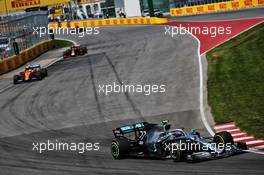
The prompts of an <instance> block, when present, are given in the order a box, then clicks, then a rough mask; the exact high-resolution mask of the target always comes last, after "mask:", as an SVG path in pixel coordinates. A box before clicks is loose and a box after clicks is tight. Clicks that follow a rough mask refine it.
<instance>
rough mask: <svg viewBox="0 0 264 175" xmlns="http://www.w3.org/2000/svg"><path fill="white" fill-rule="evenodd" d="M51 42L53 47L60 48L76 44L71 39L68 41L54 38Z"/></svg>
mask: <svg viewBox="0 0 264 175" xmlns="http://www.w3.org/2000/svg"><path fill="white" fill-rule="evenodd" d="M51 44H52V45H53V48H52V50H53V49H60V48H63V47H70V46H72V45H74V44H73V43H72V42H70V41H66V40H56V39H55V40H52V41H51Z"/></svg>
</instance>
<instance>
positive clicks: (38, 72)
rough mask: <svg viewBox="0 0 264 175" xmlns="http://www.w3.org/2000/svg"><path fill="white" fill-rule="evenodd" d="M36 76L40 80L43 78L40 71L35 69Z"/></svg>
mask: <svg viewBox="0 0 264 175" xmlns="http://www.w3.org/2000/svg"><path fill="white" fill-rule="evenodd" d="M36 78H37V79H38V80H42V78H43V74H42V72H41V71H37V72H36Z"/></svg>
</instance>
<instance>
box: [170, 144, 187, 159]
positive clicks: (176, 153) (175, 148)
mask: <svg viewBox="0 0 264 175" xmlns="http://www.w3.org/2000/svg"><path fill="white" fill-rule="evenodd" d="M170 149H171V150H170V156H171V159H172V160H173V161H174V162H181V161H183V160H184V154H183V151H182V150H180V145H179V144H173V145H172V146H171V148H170Z"/></svg>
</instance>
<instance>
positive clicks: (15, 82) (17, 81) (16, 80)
mask: <svg viewBox="0 0 264 175" xmlns="http://www.w3.org/2000/svg"><path fill="white" fill-rule="evenodd" d="M13 83H14V84H18V83H19V76H18V75H14V77H13Z"/></svg>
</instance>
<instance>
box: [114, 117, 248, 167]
mask: <svg viewBox="0 0 264 175" xmlns="http://www.w3.org/2000/svg"><path fill="white" fill-rule="evenodd" d="M170 127H171V125H170V124H168V121H163V122H162V123H161V124H153V123H147V122H142V123H135V124H132V125H127V126H123V127H118V128H116V129H114V130H113V134H114V139H113V140H112V143H111V153H112V156H113V157H114V158H115V159H121V158H125V157H150V158H151V157H152V158H162V159H172V160H174V161H175V162H178V161H184V160H190V161H197V160H209V159H216V158H221V157H228V156H231V155H235V154H239V153H242V152H244V151H243V150H245V149H247V146H246V143H242V142H241V143H236V144H234V141H233V137H232V136H231V134H230V133H228V132H226V131H223V132H219V133H216V134H215V135H214V137H203V136H201V135H200V133H199V132H198V131H196V130H195V129H193V130H191V131H190V132H185V131H184V129H170Z"/></svg>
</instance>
